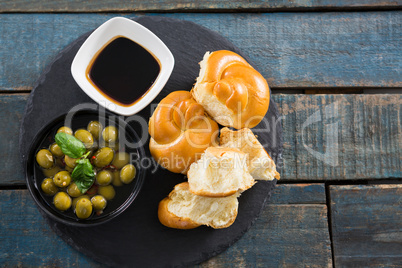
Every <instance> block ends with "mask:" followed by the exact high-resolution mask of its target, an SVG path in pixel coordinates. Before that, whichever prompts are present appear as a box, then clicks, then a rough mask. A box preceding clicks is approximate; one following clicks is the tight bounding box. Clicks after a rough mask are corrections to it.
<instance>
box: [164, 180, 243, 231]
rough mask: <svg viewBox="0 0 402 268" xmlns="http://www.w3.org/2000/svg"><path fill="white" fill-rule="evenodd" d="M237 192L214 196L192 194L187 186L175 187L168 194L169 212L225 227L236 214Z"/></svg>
mask: <svg viewBox="0 0 402 268" xmlns="http://www.w3.org/2000/svg"><path fill="white" fill-rule="evenodd" d="M238 196H239V194H234V195H231V196H228V197H221V198H214V197H203V196H198V195H195V194H192V193H191V192H190V191H189V190H188V188H187V189H186V188H180V187H175V190H174V191H172V192H171V194H170V195H169V198H170V202H169V204H168V206H167V207H168V210H169V212H171V213H173V214H174V215H176V216H178V217H181V218H189V219H191V220H192V221H194V222H195V223H198V224H201V225H207V226H211V227H213V228H225V227H228V226H230V225H231V224H232V223H233V222H234V220H235V219H236V216H237V209H238V205H239V203H238V200H237V197H238Z"/></svg>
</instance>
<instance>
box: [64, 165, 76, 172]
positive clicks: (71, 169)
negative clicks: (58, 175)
mask: <svg viewBox="0 0 402 268" xmlns="http://www.w3.org/2000/svg"><path fill="white" fill-rule="evenodd" d="M64 169H65V170H67V171H68V172H70V173H73V170H74V168H72V167H69V166H67V165H66V166H65V167H64Z"/></svg>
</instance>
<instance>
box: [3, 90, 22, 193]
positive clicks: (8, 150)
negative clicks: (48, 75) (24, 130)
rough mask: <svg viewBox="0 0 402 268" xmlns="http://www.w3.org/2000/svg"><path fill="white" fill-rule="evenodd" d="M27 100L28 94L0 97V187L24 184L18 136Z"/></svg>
mask: <svg viewBox="0 0 402 268" xmlns="http://www.w3.org/2000/svg"><path fill="white" fill-rule="evenodd" d="M27 98H28V95H27V94H13V95H0V126H1V127H0V161H1V163H2V164H1V165H0V174H1V176H0V177H2V179H0V185H10V184H11V185H14V184H24V175H23V168H22V165H21V163H20V158H19V155H18V135H19V128H20V120H21V119H22V116H23V114H24V109H25V103H26V101H27Z"/></svg>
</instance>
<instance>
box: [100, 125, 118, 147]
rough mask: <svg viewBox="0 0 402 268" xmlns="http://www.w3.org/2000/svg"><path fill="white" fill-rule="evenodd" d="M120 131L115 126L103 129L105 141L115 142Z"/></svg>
mask: <svg viewBox="0 0 402 268" xmlns="http://www.w3.org/2000/svg"><path fill="white" fill-rule="evenodd" d="M118 133H119V132H118V131H117V128H116V127H115V126H108V127H105V129H104V130H103V131H102V137H103V140H104V141H105V142H108V143H112V142H113V143H115V142H116V141H117V138H118Z"/></svg>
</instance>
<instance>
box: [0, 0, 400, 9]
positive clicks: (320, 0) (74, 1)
mask: <svg viewBox="0 0 402 268" xmlns="http://www.w3.org/2000/svg"><path fill="white" fill-rule="evenodd" d="M401 5H402V2H401V1H378V0H356V1H348V0H338V1H333V0H309V1H303V0H293V1H283V0H270V1H268V0H259V1H246V0H241V1H225V0H214V1H211V0H198V1H175V0H150V1H139V0H130V1H111V0H98V1H96V2H87V1H82V0H68V1H66V0H63V1H60V0H55V1H43V0H3V1H1V2H0V10H1V11H2V12H54V11H57V12H94V11H95V12H99V11H103V12H104V11H109V12H110V11H173V10H174V11H199V10H201V11H205V10H236V11H239V10H242V11H244V10H255V9H258V10H259V11H275V10H280V11H283V10H294V9H296V10H301V9H303V10H310V9H312V10H317V9H326V10H328V9H334V8H336V9H337V10H339V8H347V9H351V8H352V9H361V8H377V9H378V8H387V7H388V8H390V7H400V6H401Z"/></svg>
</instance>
